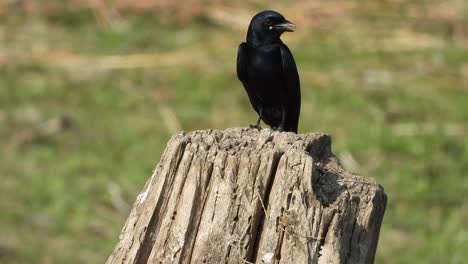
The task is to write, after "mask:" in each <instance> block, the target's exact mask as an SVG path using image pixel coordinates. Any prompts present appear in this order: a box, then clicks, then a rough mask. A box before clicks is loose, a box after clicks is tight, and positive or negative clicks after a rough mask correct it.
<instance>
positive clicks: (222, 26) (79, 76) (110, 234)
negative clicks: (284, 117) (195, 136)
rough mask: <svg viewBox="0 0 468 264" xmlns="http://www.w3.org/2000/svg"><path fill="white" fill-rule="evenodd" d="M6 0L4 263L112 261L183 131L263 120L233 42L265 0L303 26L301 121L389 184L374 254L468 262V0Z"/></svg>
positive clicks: (0, 41)
mask: <svg viewBox="0 0 468 264" xmlns="http://www.w3.org/2000/svg"><path fill="white" fill-rule="evenodd" d="M11 2H12V4H2V3H0V157H1V158H0V180H1V184H0V237H1V239H0V263H44V264H45V263H103V262H104V261H105V260H106V258H107V256H108V255H109V254H110V253H111V252H112V250H113V246H114V245H115V243H116V242H117V239H118V235H119V232H120V229H121V228H122V226H123V224H124V221H125V218H126V216H127V214H128V213H129V210H130V208H131V206H132V203H133V201H134V200H135V198H136V196H137V195H138V193H139V192H140V191H141V190H142V188H143V184H144V183H145V181H146V180H147V179H148V177H149V176H150V175H151V172H152V169H153V167H154V166H155V165H156V163H157V162H158V159H159V157H160V155H161V153H162V151H163V150H164V147H165V144H166V142H167V140H168V139H169V138H170V137H171V135H172V134H174V133H176V132H177V131H178V130H184V131H192V130H198V129H210V128H214V129H224V128H228V127H236V126H247V125H248V124H250V123H253V122H254V121H255V120H256V118H257V116H256V114H255V112H254V111H253V110H252V108H251V107H250V104H249V101H248V98H247V96H246V94H245V92H244V90H243V87H242V85H241V83H240V82H239V81H238V80H237V76H236V73H235V58H236V52H237V46H238V44H239V43H240V42H241V41H243V40H244V38H245V30H246V25H245V24H246V23H248V22H249V19H250V17H251V16H252V15H253V14H255V13H256V12H257V11H260V10H263V9H265V8H273V9H275V10H278V11H280V12H282V13H283V14H284V15H285V16H286V17H287V18H289V19H290V20H292V21H293V22H295V23H296V24H297V26H298V28H297V32H295V33H287V34H286V35H285V36H284V38H283V39H284V41H285V42H286V43H287V44H288V46H289V47H290V49H291V50H292V52H293V54H294V56H295V58H296V63H297V65H298V68H299V73H300V76H301V83H302V98H303V99H302V112H301V118H300V124H299V131H300V132H301V133H306V132H313V131H321V132H327V133H329V134H330V135H331V136H332V137H333V151H334V153H335V154H336V155H337V156H338V157H339V158H340V159H341V160H342V162H343V164H344V165H345V167H347V168H348V169H349V170H351V171H353V172H355V173H357V174H360V175H364V176H367V177H373V178H375V179H376V180H377V181H378V182H379V183H380V184H381V185H382V186H384V188H385V191H386V193H387V195H388V205H387V211H386V215H385V218H384V222H383V226H382V232H381V235H380V241H379V246H378V249H377V257H376V263H466V259H468V250H467V249H468V141H467V139H466V138H467V136H468V48H467V47H468V3H465V2H464V1H458V0H449V1H408V3H406V2H405V1H344V0H343V1H338V0H334V1H313V3H309V1H295V2H292V1H285V2H284V3H283V4H281V5H278V4H275V5H273V6H265V5H264V4H259V2H258V1H250V2H246V4H243V5H241V4H232V3H231V4H229V3H228V2H226V4H224V2H225V1H215V3H216V4H211V5H210V4H206V3H205V2H203V3H201V1H188V2H187V3H189V4H187V5H189V6H188V7H187V6H184V7H183V8H182V7H180V8H178V7H176V6H167V7H166V6H156V7H154V8H150V7H138V8H132V7H125V6H121V7H118V8H116V9H113V8H112V6H98V7H94V8H88V7H86V5H84V6H83V5H79V4H77V3H81V2H85V3H87V1H79V0H75V1H55V0H54V1H33V0H30V1H11ZM13 2H17V3H16V4H13ZM44 2H46V3H48V4H44ZM62 2H63V3H67V2H71V3H74V4H75V5H76V6H74V5H73V4H70V5H65V4H63V3H62ZM91 2H92V1H91ZM97 2H99V1H97ZM117 2H122V1H117ZM142 2H151V1H142ZM155 2H165V1H155ZM199 2H200V3H199ZM26 3H30V5H28V4H26ZM58 3H62V4H58ZM190 5H193V6H190ZM184 8H185V9H184Z"/></svg>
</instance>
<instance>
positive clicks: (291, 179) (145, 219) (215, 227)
mask: <svg viewBox="0 0 468 264" xmlns="http://www.w3.org/2000/svg"><path fill="white" fill-rule="evenodd" d="M385 205H386V195H385V193H384V191H383V188H382V187H381V186H380V185H378V184H377V183H376V182H375V181H374V180H373V179H371V178H363V177H360V176H356V175H353V174H351V173H349V172H347V171H345V170H344V169H343V168H342V167H341V165H340V163H339V161H338V160H337V159H336V157H335V156H334V155H333V154H332V152H331V139H330V137H329V136H328V135H327V134H323V133H308V134H299V135H297V134H294V133H284V132H283V133H280V132H276V131H271V130H270V129H263V130H260V131H258V130H255V129H246V128H232V129H226V130H224V131H219V130H205V131H194V132H191V133H188V134H183V133H181V134H178V135H176V136H174V137H173V138H172V139H171V140H170V141H169V142H168V144H167V147H166V150H165V152H164V154H163V155H162V157H161V160H160V162H159V164H158V165H157V167H156V169H155V171H154V173H153V175H152V177H151V178H150V179H149V180H148V181H147V183H146V185H145V187H144V189H143V191H142V193H141V194H140V195H139V196H138V198H137V200H136V202H135V204H134V206H133V209H132V211H131V213H130V215H129V217H128V219H127V222H126V224H125V226H124V228H123V230H122V233H121V236H120V241H119V243H118V244H117V246H116V248H115V250H114V252H113V253H112V255H111V256H110V257H109V259H108V262H107V263H373V260H374V255H375V251H376V246H377V241H378V236H379V229H380V225H381V222H382V219H383V214H384V211H385Z"/></svg>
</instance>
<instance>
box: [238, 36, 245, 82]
mask: <svg viewBox="0 0 468 264" xmlns="http://www.w3.org/2000/svg"><path fill="white" fill-rule="evenodd" d="M237 77H238V78H239V80H240V81H241V82H242V83H243V84H244V85H245V84H246V81H247V43H245V42H242V43H241V44H240V45H239V49H238V50H237Z"/></svg>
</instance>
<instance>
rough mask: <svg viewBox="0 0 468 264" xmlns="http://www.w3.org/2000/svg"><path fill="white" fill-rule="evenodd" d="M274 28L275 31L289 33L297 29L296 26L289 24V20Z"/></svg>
mask: <svg viewBox="0 0 468 264" xmlns="http://www.w3.org/2000/svg"><path fill="white" fill-rule="evenodd" d="M273 27H274V28H275V29H279V30H280V31H289V32H294V29H296V25H294V24H293V23H291V22H289V21H288V20H285V21H284V22H283V23H281V24H277V25H274V26H273Z"/></svg>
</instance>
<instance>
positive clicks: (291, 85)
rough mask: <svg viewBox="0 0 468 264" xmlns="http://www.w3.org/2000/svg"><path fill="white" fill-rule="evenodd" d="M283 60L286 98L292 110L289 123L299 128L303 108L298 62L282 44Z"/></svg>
mask: <svg viewBox="0 0 468 264" xmlns="http://www.w3.org/2000/svg"><path fill="white" fill-rule="evenodd" d="M280 50H281V60H282V62H283V80H284V85H285V91H284V94H285V96H286V97H285V98H288V102H287V104H288V106H287V108H288V109H289V111H291V112H290V113H289V114H288V116H290V118H288V123H289V124H286V125H287V126H289V127H290V128H293V129H295V130H297V124H298V122H299V112H300V109H301V88H300V86H301V84H300V81H299V74H298V73H297V67H296V63H295V62H294V58H293V56H292V54H291V51H290V50H289V48H288V47H287V46H286V45H284V44H282V45H281V46H280Z"/></svg>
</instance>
